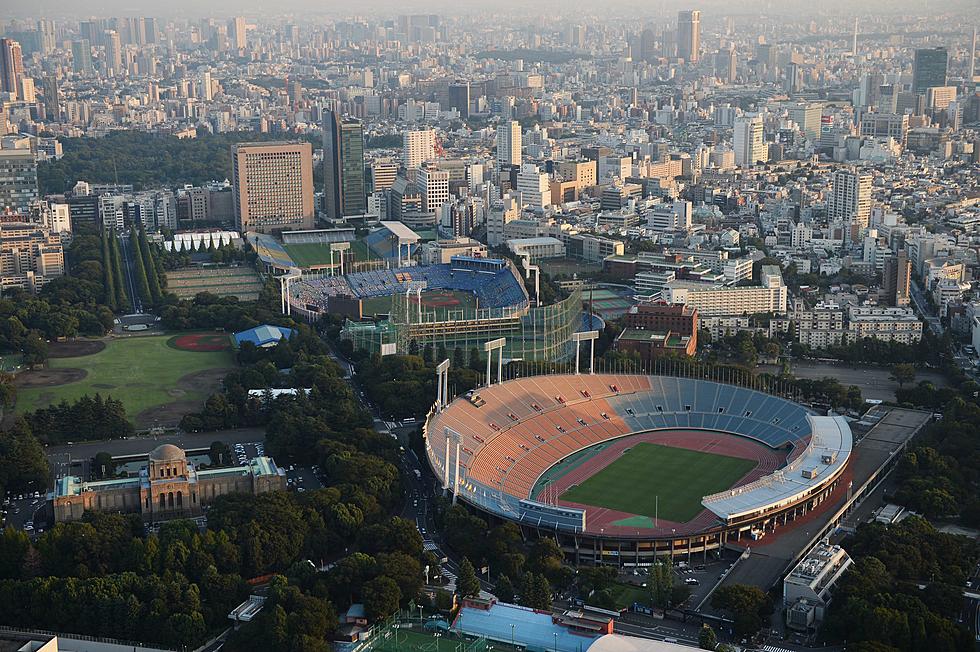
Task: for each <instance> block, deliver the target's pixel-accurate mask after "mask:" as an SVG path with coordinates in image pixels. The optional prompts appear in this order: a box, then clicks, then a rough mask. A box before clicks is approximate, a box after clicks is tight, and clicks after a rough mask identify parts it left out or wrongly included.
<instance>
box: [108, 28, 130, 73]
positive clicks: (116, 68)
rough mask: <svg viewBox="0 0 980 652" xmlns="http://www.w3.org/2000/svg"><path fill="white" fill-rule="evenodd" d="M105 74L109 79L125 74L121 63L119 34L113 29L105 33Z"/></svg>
mask: <svg viewBox="0 0 980 652" xmlns="http://www.w3.org/2000/svg"><path fill="white" fill-rule="evenodd" d="M105 72H106V75H107V76H109V77H116V76H117V75H122V74H123V72H125V69H124V68H123V63H122V41H121V40H120V39H119V32H117V31H116V30H114V29H110V30H107V31H106V33H105Z"/></svg>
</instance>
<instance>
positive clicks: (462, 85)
mask: <svg viewBox="0 0 980 652" xmlns="http://www.w3.org/2000/svg"><path fill="white" fill-rule="evenodd" d="M449 108H451V109H456V110H457V111H459V115H460V116H462V117H463V118H468V117H470V83H469V82H468V81H457V82H453V83H451V84H450V85H449Z"/></svg>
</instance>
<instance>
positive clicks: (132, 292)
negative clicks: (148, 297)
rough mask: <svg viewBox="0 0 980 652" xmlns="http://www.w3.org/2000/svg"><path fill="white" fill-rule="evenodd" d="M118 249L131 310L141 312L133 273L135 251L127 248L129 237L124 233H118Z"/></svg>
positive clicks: (141, 306) (141, 304)
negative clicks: (131, 306) (131, 305)
mask: <svg viewBox="0 0 980 652" xmlns="http://www.w3.org/2000/svg"><path fill="white" fill-rule="evenodd" d="M118 238H119V251H120V253H122V261H120V262H121V263H122V265H123V267H124V270H123V273H124V275H125V277H126V287H127V290H128V291H129V299H130V301H131V302H132V304H133V312H134V313H137V314H138V313H141V312H143V302H142V301H141V300H140V295H139V292H137V291H136V281H135V274H134V273H133V256H134V255H135V252H131V251H130V250H129V238H128V237H127V236H125V235H124V234H122V233H120V234H119V236H118Z"/></svg>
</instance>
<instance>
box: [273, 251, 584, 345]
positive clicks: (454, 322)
mask: <svg viewBox="0 0 980 652" xmlns="http://www.w3.org/2000/svg"><path fill="white" fill-rule="evenodd" d="M288 292H289V296H288V300H289V304H290V310H292V311H295V312H297V313H298V314H300V315H303V316H304V317H306V318H307V319H311V320H312V319H316V318H317V317H318V316H320V315H321V314H324V313H331V314H340V315H344V316H346V317H347V318H348V321H347V323H346V324H345V326H344V328H343V330H342V331H341V337H342V338H343V339H347V340H350V341H351V342H353V343H354V346H355V347H356V348H363V349H367V350H370V351H380V352H382V353H396V352H397V353H407V352H408V350H409V346H410V343H411V342H413V341H414V342H415V343H416V344H417V345H418V346H419V347H422V346H425V345H426V344H431V345H432V346H435V347H439V346H445V347H446V348H447V349H449V350H452V349H454V348H456V347H460V348H463V349H464V350H466V349H469V348H471V347H479V346H481V345H482V344H483V343H485V342H488V341H491V340H495V339H497V338H501V337H504V338H506V339H507V345H506V347H505V350H504V356H505V357H507V358H510V359H512V360H533V361H537V360H564V359H567V358H568V357H570V356H571V354H572V353H573V352H574V350H573V347H572V341H571V337H572V333H574V332H575V331H576V330H577V329H581V328H584V326H583V324H582V314H581V313H582V298H581V291H580V290H575V291H573V292H572V293H571V294H570V295H569V296H568V297H567V298H565V299H564V300H562V301H559V302H557V303H554V304H552V305H548V306H532V305H531V301H530V299H529V297H528V293H527V290H525V288H524V283H523V282H522V280H521V278H520V276H519V273H518V271H517V269H516V268H515V267H514V265H513V263H511V262H510V261H509V260H505V259H497V258H475V257H469V256H453V257H452V258H451V259H450V262H448V263H440V264H432V265H413V266H405V267H394V268H380V269H373V270H368V271H359V272H353V273H350V274H338V275H330V276H326V275H304V276H302V278H300V279H298V280H296V281H293V282H292V283H291V284H290V286H289V291H288Z"/></svg>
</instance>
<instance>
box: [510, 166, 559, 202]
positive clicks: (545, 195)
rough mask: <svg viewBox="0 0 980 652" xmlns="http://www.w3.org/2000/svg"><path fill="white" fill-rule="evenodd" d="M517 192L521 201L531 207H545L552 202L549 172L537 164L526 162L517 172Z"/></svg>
mask: <svg viewBox="0 0 980 652" xmlns="http://www.w3.org/2000/svg"><path fill="white" fill-rule="evenodd" d="M517 192H518V193H519V194H520V197H521V203H522V204H524V205H525V206H530V207H531V208H544V207H545V206H548V205H549V204H551V185H550V182H549V180H548V173H547V172H542V171H541V170H540V168H538V166H537V165H534V164H533V163H525V164H524V165H523V166H521V171H520V172H518V173H517Z"/></svg>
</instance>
